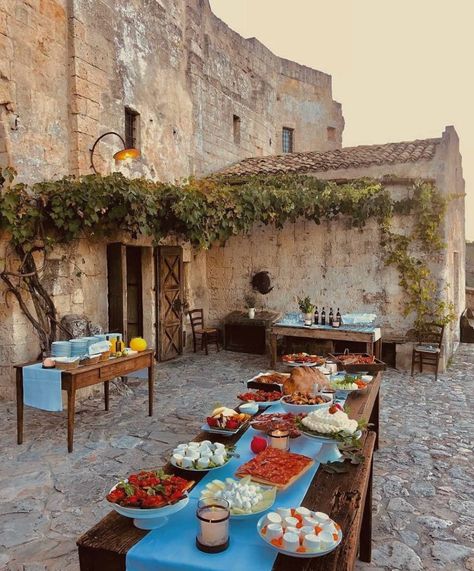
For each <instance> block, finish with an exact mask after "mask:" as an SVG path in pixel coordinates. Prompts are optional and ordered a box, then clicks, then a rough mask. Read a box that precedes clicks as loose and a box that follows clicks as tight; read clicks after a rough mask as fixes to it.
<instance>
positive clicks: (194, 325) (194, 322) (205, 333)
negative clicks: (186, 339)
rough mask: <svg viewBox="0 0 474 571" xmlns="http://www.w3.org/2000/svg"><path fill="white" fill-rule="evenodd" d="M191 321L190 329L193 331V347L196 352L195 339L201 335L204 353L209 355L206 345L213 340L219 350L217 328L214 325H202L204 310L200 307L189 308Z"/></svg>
mask: <svg viewBox="0 0 474 571" xmlns="http://www.w3.org/2000/svg"><path fill="white" fill-rule="evenodd" d="M188 315H189V319H190V321H191V329H192V332H193V348H194V352H195V353H196V341H197V338H198V336H199V335H200V336H201V349H204V351H205V352H206V355H209V352H208V348H207V345H208V343H209V342H214V343H215V344H216V347H217V352H219V330H218V329H216V328H215V327H204V312H203V310H202V309H191V310H190V311H189V312H188Z"/></svg>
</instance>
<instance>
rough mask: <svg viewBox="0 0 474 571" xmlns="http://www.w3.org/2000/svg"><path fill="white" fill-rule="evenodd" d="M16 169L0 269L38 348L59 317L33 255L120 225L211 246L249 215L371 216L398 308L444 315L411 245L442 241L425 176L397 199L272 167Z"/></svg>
mask: <svg viewBox="0 0 474 571" xmlns="http://www.w3.org/2000/svg"><path fill="white" fill-rule="evenodd" d="M14 175H15V173H14V172H13V171H12V170H8V169H7V170H5V171H3V173H2V172H1V171H0V189H1V190H2V192H1V196H0V228H1V229H3V230H4V231H7V232H8V233H9V235H10V241H11V245H12V248H13V250H14V253H15V256H14V257H13V256H10V257H9V258H7V259H6V260H5V264H4V267H3V268H0V270H1V272H0V277H1V278H2V280H3V281H4V282H5V283H6V285H7V288H8V290H9V291H10V292H11V293H13V294H14V295H15V297H16V298H17V299H18V301H19V303H20V306H21V308H22V310H23V311H24V312H25V314H26V315H27V317H28V319H29V320H30V321H31V322H32V323H33V326H34V327H35V329H36V330H37V331H38V333H39V336H40V340H41V347H42V349H43V350H47V349H48V348H49V345H50V343H51V341H52V340H54V338H55V336H56V333H57V327H59V326H60V325H59V323H58V320H57V312H56V310H55V307H54V303H53V302H52V298H51V296H50V294H49V292H47V291H46V290H45V288H44V287H43V285H42V282H41V271H40V270H39V269H38V265H37V264H38V256H42V260H43V262H42V263H46V262H45V261H46V260H47V254H48V251H49V250H50V249H51V248H53V247H54V246H55V245H57V244H69V243H72V242H74V241H75V240H77V239H79V238H80V237H81V236H87V237H89V238H92V237H104V238H107V237H113V236H114V235H116V234H117V232H124V233H127V234H129V235H130V236H131V237H137V236H138V235H140V234H141V235H145V236H150V237H152V238H153V240H154V241H155V243H158V242H159V240H160V239H162V238H164V237H166V236H169V235H175V236H177V237H179V238H182V239H184V240H188V241H190V242H191V243H192V244H193V245H194V246H196V247H199V248H209V247H210V246H211V245H212V244H213V243H215V242H223V241H225V240H227V239H228V238H230V237H231V236H233V235H237V234H242V233H247V232H249V231H250V230H251V228H252V226H253V225H254V224H255V223H263V224H271V225H274V226H275V227H276V228H282V227H283V225H284V224H285V223H286V222H296V221H297V220H298V219H299V218H304V219H306V220H311V221H314V222H315V223H316V224H320V223H321V222H322V221H328V220H329V221H330V220H333V219H335V218H338V217H343V218H344V220H345V221H346V222H347V224H348V225H349V226H350V227H355V228H359V229H363V227H364V226H365V224H366V223H367V221H368V220H369V219H376V220H377V221H378V223H379V225H380V228H381V244H382V247H383V249H384V252H385V255H386V258H385V262H386V264H387V265H393V266H395V267H396V268H397V269H398V271H399V274H400V285H401V286H402V287H403V289H404V290H405V292H406V294H407V297H406V305H405V312H406V314H407V315H408V314H409V313H412V312H414V313H415V324H416V327H417V328H418V329H419V328H420V327H422V325H423V323H426V322H427V321H428V320H431V319H436V320H438V321H440V320H441V321H444V322H448V321H449V320H450V319H452V311H451V310H452V308H451V307H449V306H448V305H447V304H446V302H444V301H443V299H442V296H441V295H440V293H441V292H438V291H437V287H436V281H435V280H434V278H433V277H432V275H431V273H430V270H429V266H428V264H427V263H426V262H425V261H423V260H422V259H421V258H417V257H416V256H415V254H414V252H415V251H421V252H422V253H423V254H424V257H425V258H427V257H429V255H430V254H432V253H436V252H440V251H441V250H442V249H443V247H444V245H443V242H442V237H441V235H440V229H441V224H442V221H443V218H444V213H445V208H446V204H445V200H444V199H443V197H442V196H441V194H440V193H439V192H438V191H437V190H436V189H435V188H434V186H433V185H431V184H428V183H426V182H424V183H421V182H420V183H419V184H416V185H415V186H414V188H413V192H412V196H410V197H409V198H406V199H404V200H401V201H398V202H397V201H394V200H393V199H392V197H391V195H390V192H389V191H388V190H387V189H386V188H385V187H384V186H383V184H381V183H380V182H378V181H374V180H370V179H361V180H355V181H350V182H346V183H344V184H337V183H335V182H330V181H321V180H318V179H316V178H314V177H311V176H301V175H278V176H256V177H251V178H246V179H244V180H238V179H229V178H227V179H226V178H207V179H199V180H197V179H189V180H187V181H185V182H183V183H181V184H167V183H159V182H153V181H150V180H147V179H128V178H126V177H124V176H123V175H121V174H119V173H114V174H111V175H108V176H100V175H87V176H83V177H80V178H73V177H65V178H63V179H61V180H56V181H46V182H41V183H36V184H33V185H30V186H28V185H25V184H21V183H16V184H15V183H14ZM394 213H398V214H401V215H408V214H415V215H416V216H415V219H416V224H415V226H414V228H413V231H412V232H411V233H410V234H407V235H402V234H397V233H396V232H394V231H393V229H392V219H393V215H394ZM28 296H29V297H30V298H31V300H32V302H33V303H32V304H31V303H28ZM32 306H33V307H32Z"/></svg>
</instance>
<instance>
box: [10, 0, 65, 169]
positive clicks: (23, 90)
mask: <svg viewBox="0 0 474 571" xmlns="http://www.w3.org/2000/svg"><path fill="white" fill-rule="evenodd" d="M66 4H67V2H66V0H42V1H41V2H38V1H35V2H31V1H27V0H16V1H13V0H2V1H0V167H1V166H7V165H13V166H15V168H16V169H17V170H18V171H19V172H20V173H21V174H22V176H23V177H24V178H29V179H38V178H46V177H48V178H49V177H54V176H57V175H58V174H59V175H61V174H66V173H67V172H68V170H69V169H68V167H69V164H68V147H69V117H68V99H69V97H68V92H69V83H68V49H67V45H68V39H67V37H68V36H67V33H68V30H67V12H66Z"/></svg>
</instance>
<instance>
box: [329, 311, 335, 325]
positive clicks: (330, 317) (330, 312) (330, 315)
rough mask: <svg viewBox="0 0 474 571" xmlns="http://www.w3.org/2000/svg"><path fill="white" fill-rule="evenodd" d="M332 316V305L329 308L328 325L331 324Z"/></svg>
mask: <svg viewBox="0 0 474 571" xmlns="http://www.w3.org/2000/svg"><path fill="white" fill-rule="evenodd" d="M333 317H334V313H333V312H332V307H330V308H329V321H328V324H329V325H332V320H333Z"/></svg>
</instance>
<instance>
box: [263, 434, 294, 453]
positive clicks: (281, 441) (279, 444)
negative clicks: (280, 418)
mask: <svg viewBox="0 0 474 571" xmlns="http://www.w3.org/2000/svg"><path fill="white" fill-rule="evenodd" d="M268 436H269V439H270V446H271V447H272V448H278V449H280V450H289V449H290V433H289V432H288V430H279V429H276V430H272V431H270V432H269V433H268Z"/></svg>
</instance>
